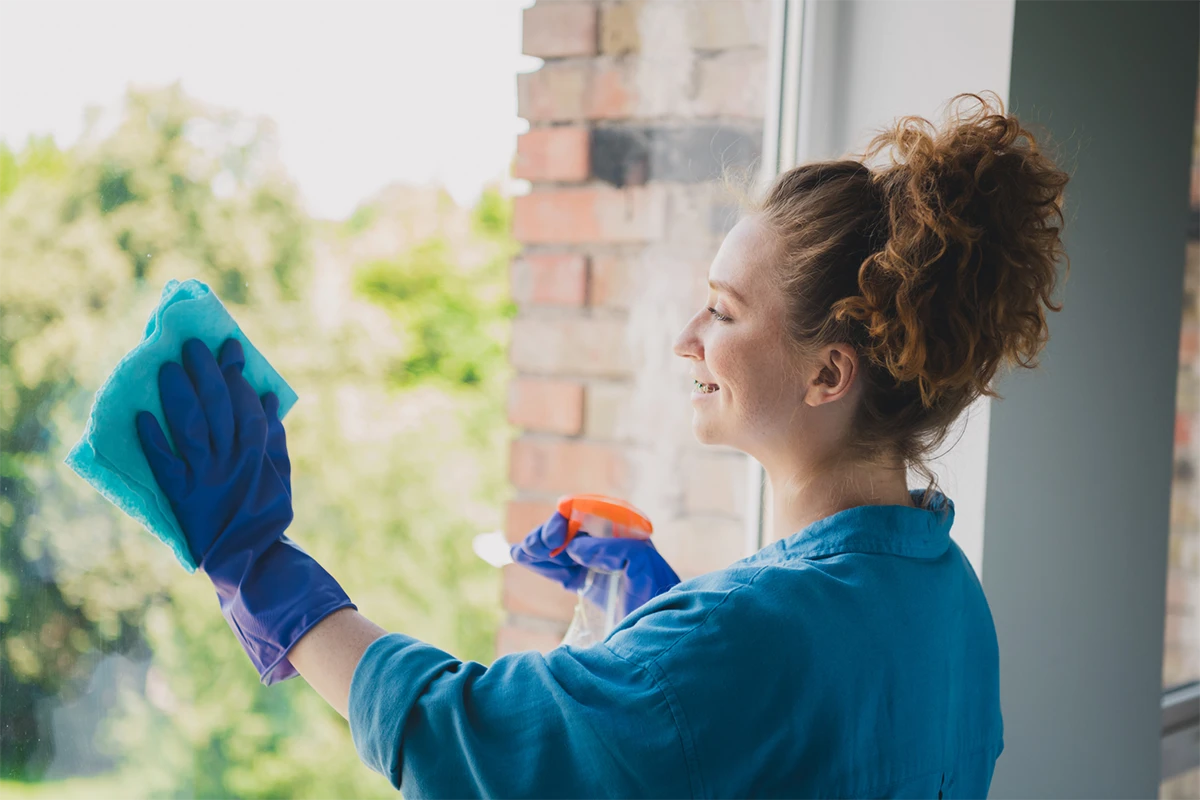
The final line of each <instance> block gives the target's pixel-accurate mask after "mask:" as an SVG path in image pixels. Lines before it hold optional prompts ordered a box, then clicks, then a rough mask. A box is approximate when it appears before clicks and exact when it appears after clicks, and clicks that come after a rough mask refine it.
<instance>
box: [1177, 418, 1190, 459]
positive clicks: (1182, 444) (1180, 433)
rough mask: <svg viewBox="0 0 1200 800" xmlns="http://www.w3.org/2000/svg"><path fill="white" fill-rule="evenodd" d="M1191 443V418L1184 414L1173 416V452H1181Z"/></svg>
mask: <svg viewBox="0 0 1200 800" xmlns="http://www.w3.org/2000/svg"><path fill="white" fill-rule="evenodd" d="M1191 443H1192V418H1191V417H1189V416H1187V415H1186V414H1176V415H1175V450H1176V451H1179V450H1183V449H1184V448H1186V447H1189V446H1190V445H1191Z"/></svg>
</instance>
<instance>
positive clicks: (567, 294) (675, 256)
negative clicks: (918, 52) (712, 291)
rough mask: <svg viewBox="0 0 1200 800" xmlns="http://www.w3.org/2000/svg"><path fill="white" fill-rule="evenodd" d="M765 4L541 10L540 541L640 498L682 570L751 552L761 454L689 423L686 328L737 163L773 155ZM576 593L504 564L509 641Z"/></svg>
mask: <svg viewBox="0 0 1200 800" xmlns="http://www.w3.org/2000/svg"><path fill="white" fill-rule="evenodd" d="M768 14H769V10H768V6H767V3H766V2H765V0H705V2H695V3H681V2H677V1H676V0H640V1H639V2H580V1H579V0H541V1H540V2H538V3H537V4H536V5H534V6H532V7H531V8H529V9H527V10H526V11H525V12H524V41H523V49H524V52H525V53H527V54H529V55H532V56H537V57H539V58H542V59H544V60H545V63H544V64H543V66H542V67H541V68H540V69H538V70H537V71H535V72H532V73H529V74H525V75H521V76H519V77H518V80H517V91H518V113H519V114H520V115H521V116H522V117H524V118H525V119H527V120H528V121H529V124H530V129H529V131H528V133H525V134H524V135H522V136H521V137H520V139H519V140H518V143H517V160H516V168H515V171H516V176H517V177H518V178H523V179H526V180H528V181H530V182H531V191H530V193H529V194H528V195H526V196H523V197H519V198H517V200H516V207H515V219H514V223H513V225H514V232H515V235H516V237H517V239H518V240H520V241H521V242H522V244H523V246H524V249H523V251H522V253H521V254H520V256H519V257H518V258H517V259H516V260H515V261H514V262H513V264H512V269H511V278H512V290H513V296H514V298H515V299H516V301H517V303H518V305H519V309H520V311H519V314H518V317H517V319H516V320H515V322H514V325H513V338H512V344H511V348H510V352H509V358H510V362H511V363H512V365H513V368H514V371H515V373H516V376H515V377H514V379H513V382H512V385H511V387H510V392H509V419H510V420H511V421H512V422H513V424H514V425H516V426H518V427H519V428H520V434H519V436H518V437H517V438H516V440H515V441H514V442H513V443H512V450H511V454H510V479H511V482H512V486H513V497H514V499H513V500H512V502H511V503H510V504H509V508H508V518H507V523H506V533H507V535H508V538H509V540H510V541H517V540H519V539H521V538H523V537H524V536H525V535H526V533H528V532H529V530H530V529H531V528H533V527H534V526H536V525H538V524H540V523H541V522H542V521H543V520H544V519H545V518H546V517H547V516H549V514H550V513H551V512H552V511H553V507H554V500H555V499H556V498H557V496H558V495H560V494H564V493H578V492H602V493H608V494H614V495H617V496H619V497H624V498H626V499H628V500H630V501H631V502H633V503H635V504H636V505H638V506H639V507H641V508H642V509H643V510H645V511H646V512H647V514H648V515H649V516H650V518H651V519H652V520H653V522H654V524H655V542H656V544H657V545H658V547H659V549H660V550H661V551H662V552H663V553H664V555H665V556H666V557H667V559H668V560H669V561H670V562H671V564H672V565H673V566H674V567H675V568H676V570H677V571H678V572H679V573H680V574H681V576H683V577H689V576H693V575H697V574H700V573H703V572H706V571H709V570H711V569H716V568H720V567H722V566H725V565H726V564H728V563H730V562H731V561H734V560H736V559H738V558H740V557H742V556H743V555H745V553H744V552H743V541H744V537H743V526H744V522H743V518H744V514H745V512H746V496H745V494H746V493H745V482H746V469H747V464H746V459H745V456H743V455H741V454H738V453H735V452H732V451H724V450H720V449H716V448H702V447H701V446H700V445H698V444H697V443H696V442H695V440H694V438H693V437H692V434H691V427H690V420H691V406H690V403H689V401H688V394H689V392H690V390H691V382H690V379H689V378H688V365H687V364H686V363H684V362H683V361H682V360H681V359H679V358H677V357H675V356H674V355H672V353H671V344H672V342H673V340H674V337H675V335H676V334H677V333H678V332H679V330H680V329H681V328H682V327H683V325H684V323H685V322H686V321H687V319H688V318H689V317H690V316H691V315H692V313H694V311H695V310H696V309H697V308H698V307H699V304H700V303H701V301H702V300H703V298H704V295H705V293H706V288H705V280H704V276H705V275H706V274H707V270H708V264H709V262H710V261H711V259H712V257H713V255H714V254H715V252H716V248H717V246H718V245H719V244H720V239H721V237H722V235H723V234H724V232H725V231H726V230H728V228H729V227H730V226H731V225H732V223H733V221H734V219H735V213H736V208H735V204H734V201H733V198H732V197H731V195H730V194H729V193H728V192H727V190H725V189H724V188H723V187H722V186H721V184H720V183H719V180H718V179H719V177H720V175H721V173H722V170H723V169H724V168H726V167H729V168H733V169H735V170H737V169H749V168H752V166H753V165H754V163H756V160H757V159H758V157H759V151H760V148H761V139H762V118H763V111H764V108H765V103H766V98H765V90H766V60H767V57H766V37H767V27H768ZM573 603H574V597H573V596H572V595H569V594H567V593H566V592H564V591H563V590H562V589H561V588H559V587H558V586H557V585H556V584H554V583H551V582H550V581H547V580H545V579H543V578H540V577H538V576H535V575H533V574H531V573H528V572H526V571H524V570H520V569H518V568H515V567H507V568H506V574H505V579H504V605H505V608H506V610H507V612H508V620H507V622H506V624H505V626H504V627H503V629H502V630H501V631H500V634H499V637H498V642H497V651H498V653H500V654H503V653H507V652H512V651H514V650H521V649H542V650H545V649H549V648H551V647H553V646H554V645H555V644H557V642H558V641H559V639H560V638H561V636H562V633H563V632H564V630H565V627H566V624H567V623H568V622H569V620H570V615H571V609H572V606H573Z"/></svg>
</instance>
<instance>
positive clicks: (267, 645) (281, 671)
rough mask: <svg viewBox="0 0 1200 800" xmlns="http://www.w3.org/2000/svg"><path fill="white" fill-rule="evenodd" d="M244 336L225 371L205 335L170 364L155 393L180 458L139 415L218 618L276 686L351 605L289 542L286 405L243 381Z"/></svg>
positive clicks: (224, 359)
mask: <svg viewBox="0 0 1200 800" xmlns="http://www.w3.org/2000/svg"><path fill="white" fill-rule="evenodd" d="M244 366H245V356H244V354H243V352H242V346H241V344H240V343H239V342H238V341H237V340H236V339H229V340H227V341H226V342H225V343H224V344H223V345H222V347H221V358H220V364H218V362H217V361H216V360H214V359H213V356H212V353H211V352H209V350H208V348H207V347H206V346H205V345H204V343H203V342H201V341H200V340H198V339H190V340H188V341H187V342H185V343H184V345H183V366H182V367H181V366H180V365H179V364H176V363H174V362H170V363H167V364H164V365H163V367H162V369H161V370H160V371H159V376H158V385H159V392H160V393H161V395H162V401H163V413H164V414H165V416H166V418H167V425H168V427H170V429H171V436H172V438H173V439H174V440H175V443H176V445H177V446H178V450H179V455H175V453H173V452H172V450H171V447H170V445H169V444H168V443H167V439H166V437H165V436H164V435H163V431H162V428H160V427H159V424H158V420H157V419H156V418H155V417H154V415H153V414H151V413H149V412H147V411H142V412H139V413H138V415H137V431H138V438H139V439H140V440H141V444H142V450H143V451H144V452H145V454H146V460H147V461H148V462H149V464H150V469H151V471H152V472H153V473H154V477H155V479H156V480H157V481H158V484H159V486H161V487H162V490H163V493H164V494H166V496H167V498H168V499H169V500H170V501H171V508H172V509H173V510H174V512H175V516H176V518H177V519H178V520H179V526H180V528H182V529H183V532H184V535H185V536H187V540H188V546H189V547H190V548H191V550H192V554H193V556H195V558H196V562H197V563H198V564H199V565H200V568H201V569H202V570H203V571H204V572H205V573H206V574H207V575H208V577H209V579H210V580H212V583H213V586H214V587H215V588H216V591H217V598H218V600H219V601H220V605H221V613H222V614H223V615H224V616H225V620H226V621H227V622H228V623H229V627H230V628H232V629H233V632H234V635H235V636H237V638H238V640H239V641H240V642H241V644H242V648H243V649H244V650H245V651H246V655H248V656H249V657H250V661H251V662H252V663H253V664H254V667H255V669H257V670H258V674H259V676H260V678H261V679H262V681H263V683H265V684H267V685H270V684H273V683H277V682H279V681H282V680H285V679H287V678H291V677H293V676H294V675H296V674H297V673H296V670H295V668H294V667H293V666H292V665H291V663H290V662H289V661H288V660H287V651H288V650H290V649H291V647H292V646H293V645H294V644H295V643H296V642H298V641H299V640H300V638H301V637H302V636H304V634H305V633H307V632H308V630H309V629H310V628H312V627H313V626H314V625H316V624H317V623H318V622H320V621H321V620H322V619H324V618H325V617H327V616H328V615H329V614H332V613H333V612H334V611H337V610H338V609H340V608H347V607H351V608H352V607H354V605H353V603H351V602H350V598H349V597H348V596H347V595H346V593H345V592H344V591H343V590H342V587H341V586H339V585H338V583H337V581H335V580H334V579H333V577H332V576H331V575H330V574H329V573H328V572H326V571H325V570H324V569H322V568H321V565H320V564H318V563H317V562H316V561H315V560H314V559H313V558H312V557H311V556H309V555H308V554H307V553H305V552H304V551H303V550H301V549H300V548H299V547H297V546H296V544H295V543H294V542H292V541H291V540H290V539H288V538H287V537H286V536H284V531H285V530H286V529H287V526H288V525H289V524H291V521H292V499H291V462H290V460H289V459H288V456H287V443H286V439H285V436H284V432H283V424H282V423H281V422H280V421H279V415H278V412H279V401H278V399H277V398H276V397H275V396H274V395H273V394H268V395H266V396H265V397H264V398H262V400H260V399H259V397H258V396H257V395H256V394H255V392H254V390H253V389H252V388H251V387H250V384H249V383H248V382H247V381H246V379H245V377H243V375H242V368H243V367H244Z"/></svg>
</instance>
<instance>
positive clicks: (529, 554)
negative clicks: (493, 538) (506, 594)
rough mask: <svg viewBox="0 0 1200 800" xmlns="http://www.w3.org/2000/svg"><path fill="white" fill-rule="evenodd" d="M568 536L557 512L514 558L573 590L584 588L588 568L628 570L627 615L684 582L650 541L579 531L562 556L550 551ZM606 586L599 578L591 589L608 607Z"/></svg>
mask: <svg viewBox="0 0 1200 800" xmlns="http://www.w3.org/2000/svg"><path fill="white" fill-rule="evenodd" d="M566 539H567V519H566V517H564V516H563V515H562V514H559V513H558V512H557V511H556V512H554V515H553V516H552V517H550V519H548V520H546V522H545V523H544V524H542V525H541V526H539V527H537V528H534V529H533V530H532V531H531V532H530V533H529V535H528V536H526V537H525V540H524V541H522V542H521V543H520V544H515V545H513V547H512V551H511V553H512V559H513V561H515V562H516V563H518V564H520V565H522V566H524V567H526V568H527V569H531V570H533V571H534V572H536V573H538V574H539V575H542V576H544V577H547V578H549V579H550V580H553V581H557V582H558V583H560V584H562V586H563V588H564V589H568V590H570V591H578V590H579V589H580V588H582V587H583V584H584V581H585V580H586V578H587V573H588V570H591V569H599V570H604V571H607V572H624V573H625V576H626V578H627V580H625V581H623V587H624V595H625V596H624V601H625V605H624V613H626V614H628V613H630V612H631V611H633V610H634V609H636V608H639V607H640V606H642V605H643V604H645V603H646V602H647V601H648V600H650V599H651V598H653V597H657V596H658V595H660V594H662V593H663V592H665V591H667V590H668V589H670V588H671V587H672V586H674V585H675V584H677V583H679V576H678V575H676V574H675V571H674V570H673V569H671V567H670V565H669V564H667V562H666V560H665V559H663V557H662V556H661V555H659V553H658V551H657V550H655V549H654V545H653V544H651V543H650V541H649V540H648V539H646V540H643V539H616V538H597V537H593V536H588V535H587V533H586V532H584V531H580V532H579V533H578V534H577V535H576V536H575V538H574V539H572V540H571V543H570V544H568V545H567V549H566V550H564V551H563V552H562V553H560V554H559V555H557V556H552V555H550V553H551V551H553V550H556V549H557V548H559V547H561V546H562V544H563V542H565V541H566ZM607 587H608V581H600V582H599V587H598V588H596V589H595V590H593V592H589V593H588V599H589V600H591V601H592V602H594V603H596V604H598V605H601V606H603V605H604V604H605V601H606V600H607V594H606V592H607Z"/></svg>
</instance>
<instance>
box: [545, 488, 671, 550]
mask: <svg viewBox="0 0 1200 800" xmlns="http://www.w3.org/2000/svg"><path fill="white" fill-rule="evenodd" d="M558 513H560V514H562V515H563V516H564V517H566V518H567V538H566V540H565V541H563V543H562V546H560V547H556V548H555V549H554V550H551V551H550V555H551V556H558V555H560V554H561V553H562V552H563V551H564V550H566V549H567V545H568V544H570V543H571V540H572V539H574V538H575V536H576V534H578V533H579V529H580V528H582V527H583V520H584V518H585V517H588V516H592V517H600V518H601V519H605V520H608V521H609V522H610V523H612V529H613V536H616V537H618V538H632V539H647V538H649V537H650V534H652V533H654V526H653V525H652V524H651V523H650V520H649V519H647V518H646V515H645V514H643V513H642V512H641V511H639V510H638V509H637V508H635V507H634V506H632V505H630V504H629V503H626V502H625V501H624V500H618V499H617V498H615V497H608V496H607V495H603V494H569V495H564V496H563V497H560V498H559V499H558Z"/></svg>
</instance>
